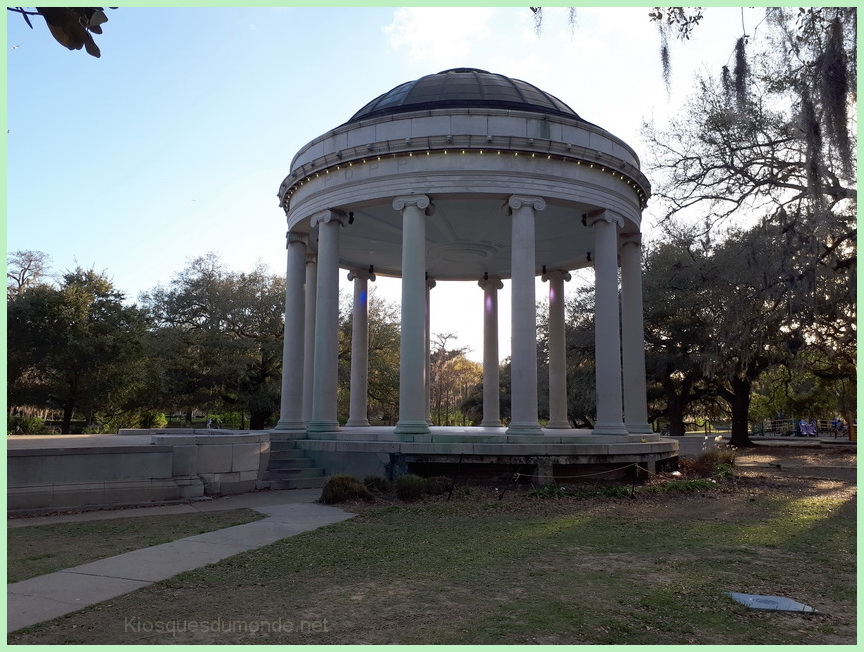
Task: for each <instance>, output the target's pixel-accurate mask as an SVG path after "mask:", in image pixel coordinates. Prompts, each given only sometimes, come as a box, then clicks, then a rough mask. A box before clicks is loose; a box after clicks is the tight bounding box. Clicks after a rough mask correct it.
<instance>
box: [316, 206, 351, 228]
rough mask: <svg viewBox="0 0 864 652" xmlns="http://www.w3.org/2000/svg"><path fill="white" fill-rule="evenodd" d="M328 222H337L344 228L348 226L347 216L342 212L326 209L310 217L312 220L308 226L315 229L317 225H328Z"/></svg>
mask: <svg viewBox="0 0 864 652" xmlns="http://www.w3.org/2000/svg"><path fill="white" fill-rule="evenodd" d="M330 222H339V224H340V225H341V226H345V225H346V224H348V216H347V215H346V214H345V213H343V212H342V211H335V210H331V209H328V210H326V211H321V212H320V213H316V214H315V215H313V216H312V219H311V220H310V224H311V225H312V226H313V227H316V226H318V225H319V224H329V223H330Z"/></svg>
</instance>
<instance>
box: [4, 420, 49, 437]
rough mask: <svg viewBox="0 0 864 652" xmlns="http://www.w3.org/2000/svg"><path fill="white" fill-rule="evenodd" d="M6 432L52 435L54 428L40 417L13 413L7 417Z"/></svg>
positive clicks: (12, 433) (11, 433)
mask: <svg viewBox="0 0 864 652" xmlns="http://www.w3.org/2000/svg"><path fill="white" fill-rule="evenodd" d="M6 432H7V433H8V434H10V435H50V434H53V433H54V429H53V428H51V427H49V426H46V425H45V421H44V420H43V419H41V418H39V417H25V416H20V415H13V416H11V417H8V418H7V419H6Z"/></svg>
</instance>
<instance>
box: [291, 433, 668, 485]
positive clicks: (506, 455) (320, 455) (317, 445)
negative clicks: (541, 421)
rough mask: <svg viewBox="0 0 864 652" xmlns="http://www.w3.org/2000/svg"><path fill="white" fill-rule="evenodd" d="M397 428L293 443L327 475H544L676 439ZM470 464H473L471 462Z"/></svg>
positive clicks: (663, 450)
mask: <svg viewBox="0 0 864 652" xmlns="http://www.w3.org/2000/svg"><path fill="white" fill-rule="evenodd" d="M397 430H398V428H393V427H382V426H372V427H370V428H357V429H352V428H348V427H345V428H343V429H342V430H340V431H339V432H334V433H315V435H314V436H312V435H310V436H309V437H308V438H307V439H301V440H297V442H296V444H297V447H298V448H299V449H300V450H302V451H304V453H305V454H306V455H307V456H308V457H311V458H314V459H315V461H316V462H317V464H318V465H319V466H323V467H324V468H325V471H326V473H327V475H335V474H341V473H347V474H350V475H354V476H356V477H360V478H362V477H363V476H365V475H381V476H385V477H389V478H391V479H392V478H394V477H395V476H398V475H399V474H401V473H406V472H408V471H409V470H410V469H411V468H412V467H413V466H417V465H430V464H431V465H434V464H441V465H447V464H450V465H452V464H460V465H465V466H467V465H486V466H488V467H490V468H491V467H494V466H495V465H498V466H501V467H503V466H510V467H512V466H520V467H530V468H535V467H537V466H538V465H542V470H543V475H544V477H546V478H547V479H548V478H550V477H554V469H555V468H556V467H565V466H566V467H568V468H569V467H572V466H574V465H606V466H615V465H618V466H626V465H633V464H639V465H642V466H644V465H647V464H648V463H651V464H655V463H657V462H662V461H664V460H668V459H671V458H674V457H676V456H677V455H678V444H677V442H675V441H673V440H670V439H661V437H660V435H657V434H650V435H648V434H646V435H595V434H593V433H592V432H591V431H590V430H575V429H566V430H564V429H558V430H548V429H541V431H540V433H539V434H527V435H526V434H509V430H505V429H504V428H482V427H465V428H459V427H433V428H431V429H430V431H429V433H427V434H414V435H406V434H399V433H398V432H396V431H397ZM472 468H473V467H472Z"/></svg>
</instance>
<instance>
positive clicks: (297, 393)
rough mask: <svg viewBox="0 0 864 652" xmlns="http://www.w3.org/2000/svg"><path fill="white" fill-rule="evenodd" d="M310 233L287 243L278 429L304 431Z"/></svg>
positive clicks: (298, 236) (291, 234)
mask: <svg viewBox="0 0 864 652" xmlns="http://www.w3.org/2000/svg"><path fill="white" fill-rule="evenodd" d="M306 241H307V240H306V236H305V235H300V234H295V233H289V234H288V237H287V243H286V259H287V263H286V268H285V329H284V331H283V336H282V396H281V399H280V411H279V422H278V423H277V424H276V427H275V430H302V429H303V428H304V427H305V426H306V424H305V422H304V421H303V359H304V351H303V339H304V338H303V329H304V305H305V297H304V292H305V290H304V287H303V286H304V284H305V273H304V270H303V266H304V265H305V261H306Z"/></svg>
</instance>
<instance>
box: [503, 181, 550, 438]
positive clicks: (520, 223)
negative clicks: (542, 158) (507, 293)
mask: <svg viewBox="0 0 864 652" xmlns="http://www.w3.org/2000/svg"><path fill="white" fill-rule="evenodd" d="M545 207H546V202H545V201H544V200H543V199H542V198H540V197H522V196H518V195H513V196H511V197H510V199H509V200H508V201H507V204H506V210H507V211H508V212H509V213H510V215H511V216H512V218H513V225H512V238H511V242H512V245H511V258H510V260H511V262H510V274H511V277H512V288H511V291H512V297H513V298H512V307H511V310H512V329H511V343H510V349H511V350H510V360H511V364H510V373H511V380H510V383H511V391H510V395H511V403H510V418H511V420H510V427H509V428H507V434H508V435H542V434H543V431H542V430H541V429H540V423H539V421H538V420H537V309H536V305H535V294H534V279H535V271H536V266H535V260H534V258H535V253H534V240H535V236H534V213H535V211H541V210H543V209H544V208H545Z"/></svg>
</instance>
